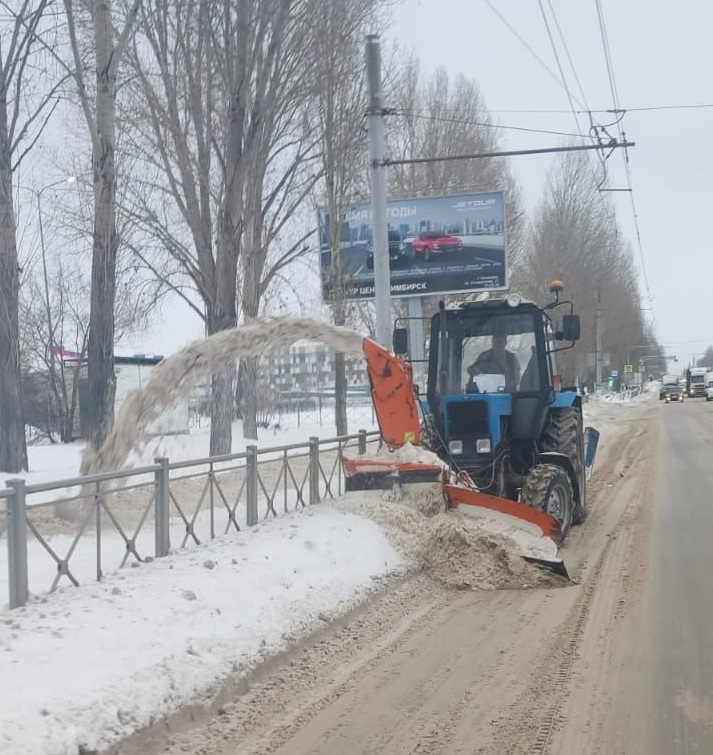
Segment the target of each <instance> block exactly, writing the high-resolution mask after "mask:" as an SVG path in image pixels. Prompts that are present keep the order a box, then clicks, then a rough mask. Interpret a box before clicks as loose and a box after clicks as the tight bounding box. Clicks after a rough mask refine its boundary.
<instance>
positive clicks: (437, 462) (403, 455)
mask: <svg viewBox="0 0 713 755" xmlns="http://www.w3.org/2000/svg"><path fill="white" fill-rule="evenodd" d="M344 458H345V459H348V460H349V461H356V462H359V464H360V465H362V467H363V468H364V471H368V468H369V467H370V466H373V467H374V468H375V469H381V470H385V469H390V468H396V467H398V465H400V464H423V465H424V466H434V467H440V468H441V469H448V465H447V464H445V463H444V462H443V461H442V460H441V459H440V458H439V457H438V456H437V455H436V454H435V453H433V451H429V450H427V449H426V448H423V446H414V445H413V444H412V443H404V445H403V446H401V447H400V448H397V449H395V450H393V451H390V450H389V449H388V447H387V446H382V447H381V448H380V449H379V450H378V451H375V452H373V453H365V454H358V455H354V456H351V457H350V456H349V455H347V454H344Z"/></svg>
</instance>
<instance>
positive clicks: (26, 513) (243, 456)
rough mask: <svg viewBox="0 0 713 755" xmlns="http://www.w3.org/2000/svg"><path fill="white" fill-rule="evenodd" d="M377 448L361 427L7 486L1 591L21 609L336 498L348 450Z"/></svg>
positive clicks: (0, 518) (1, 523) (0, 511)
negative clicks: (41, 597)
mask: <svg viewBox="0 0 713 755" xmlns="http://www.w3.org/2000/svg"><path fill="white" fill-rule="evenodd" d="M374 444H380V437H379V433H378V432H369V433H368V432H366V431H365V430H361V431H359V433H357V434H354V435H346V436H340V437H334V438H328V439H324V440H320V439H319V438H316V437H312V438H310V439H309V441H308V442H303V443H293V444H290V445H284V446H275V447H271V448H257V447H256V446H248V447H247V448H246V450H245V451H243V452H241V453H236V454H226V455H224V456H212V457H211V456H209V457H205V458H199V459H189V460H186V461H176V462H171V461H170V460H169V459H168V458H166V457H157V458H156V459H154V464H152V465H147V466H143V467H139V468H133V469H125V470H120V471H116V472H108V473H105V474H99V475H92V476H88V477H73V478H69V479H63V480H57V481H52V482H45V483H35V484H27V483H26V481H25V480H24V479H12V480H8V481H6V483H5V484H6V487H5V489H0V595H2V591H1V590H2V588H3V586H4V585H3V582H5V583H6V589H5V591H4V592H5V593H6V594H7V596H8V604H9V607H10V608H17V607H20V606H23V605H25V604H26V602H27V600H28V599H29V596H30V593H31V592H32V593H33V594H38V593H39V592H42V590H44V591H49V592H52V591H53V590H55V589H56V588H57V587H58V586H60V585H61V584H66V583H70V584H72V585H75V586H79V585H80V584H81V583H82V582H83V581H86V580H88V579H96V580H100V579H101V578H102V576H103V574H105V573H106V572H107V571H115V570H118V569H121V568H124V567H126V566H127V565H130V566H139V565H140V564H141V563H144V562H147V561H151V560H152V559H153V558H161V557H163V556H166V555H167V554H168V553H169V551H170V550H171V548H172V547H174V548H190V547H195V546H197V545H200V544H201V543H203V542H205V541H207V540H210V539H213V538H215V537H218V536H220V535H225V534H228V533H229V532H231V531H233V532H241V531H243V530H245V529H247V528H251V527H254V526H255V525H257V524H259V523H260V522H261V521H263V520H265V519H268V518H274V517H277V516H278V514H280V513H287V512H289V511H294V510H298V509H301V508H305V507H307V506H310V505H314V504H316V503H319V502H320V501H322V500H326V499H336V498H337V497H339V496H340V495H342V493H343V492H344V477H343V470H342V465H341V463H340V458H341V454H342V452H343V451H344V450H345V449H347V450H348V452H352V450H353V452H354V453H357V454H363V453H366V451H367V447H368V446H373V445H374ZM3 504H4V505H3ZM3 551H6V556H5V554H4V553H3ZM3 562H4V563H6V564H7V573H6V575H3V570H2V563H3ZM43 582H44V585H45V586H44V588H42V587H40V588H39V589H38V587H37V585H41V584H42V583H43ZM2 602H3V601H2V599H0V605H1V604H2Z"/></svg>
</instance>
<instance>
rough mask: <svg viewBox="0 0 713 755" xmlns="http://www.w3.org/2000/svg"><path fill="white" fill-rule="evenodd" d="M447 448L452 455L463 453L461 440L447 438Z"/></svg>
mask: <svg viewBox="0 0 713 755" xmlns="http://www.w3.org/2000/svg"><path fill="white" fill-rule="evenodd" d="M448 450H449V451H450V452H451V453H452V454H453V455H454V456H459V455H461V454H462V453H463V441H462V440H449V441H448Z"/></svg>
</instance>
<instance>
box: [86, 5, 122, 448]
mask: <svg viewBox="0 0 713 755" xmlns="http://www.w3.org/2000/svg"><path fill="white" fill-rule="evenodd" d="M112 29H113V26H112V12H111V2H110V1H109V0H96V2H95V4H94V44H95V50H96V64H97V72H96V75H97V92H96V134H95V139H94V140H93V141H94V147H93V150H92V153H93V154H92V165H93V170H94V239H93V244H94V245H93V253H92V289H91V310H90V315H89V338H88V346H87V359H88V382H89V402H90V406H91V410H92V417H91V420H90V422H91V424H90V428H91V429H90V441H91V443H92V444H93V445H94V446H95V447H99V446H100V445H101V444H102V443H103V442H104V440H105V438H106V437H107V435H108V434H109V431H110V430H111V425H112V423H113V420H114V390H115V377H114V303H115V300H116V254H117V249H118V237H117V233H116V172H115V166H114V146H115V127H116V64H115V62H114V61H113V59H112V58H113V54H114V46H113V40H112Z"/></svg>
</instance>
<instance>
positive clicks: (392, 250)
mask: <svg viewBox="0 0 713 755" xmlns="http://www.w3.org/2000/svg"><path fill="white" fill-rule="evenodd" d="M408 262H409V257H408V253H407V251H406V247H405V245H404V243H403V241H402V240H401V234H400V233H399V232H398V231H389V264H390V265H391V266H392V267H394V266H399V265H407V264H408ZM366 266H367V268H368V269H369V270H373V269H374V244H373V242H369V246H368V247H367V248H366Z"/></svg>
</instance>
